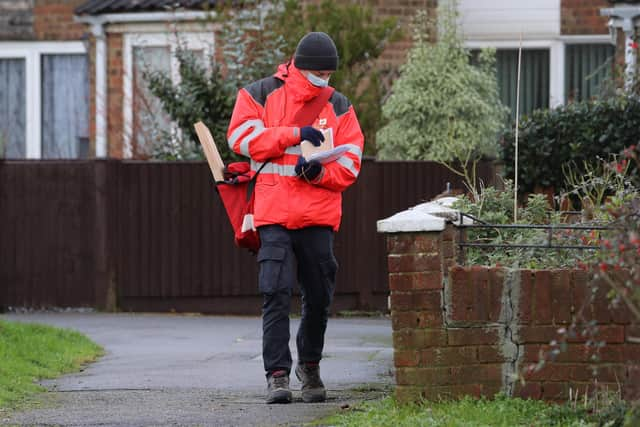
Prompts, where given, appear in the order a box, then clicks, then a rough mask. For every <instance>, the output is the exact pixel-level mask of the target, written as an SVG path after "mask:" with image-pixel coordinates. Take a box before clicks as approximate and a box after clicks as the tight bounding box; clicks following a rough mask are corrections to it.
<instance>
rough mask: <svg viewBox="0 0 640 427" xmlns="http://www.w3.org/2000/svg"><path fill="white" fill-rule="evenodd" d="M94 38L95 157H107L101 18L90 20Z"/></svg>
mask: <svg viewBox="0 0 640 427" xmlns="http://www.w3.org/2000/svg"><path fill="white" fill-rule="evenodd" d="M91 32H92V34H93V36H94V37H95V39H96V59H95V67H96V88H95V90H96V97H95V102H96V147H95V148H96V154H95V155H96V157H107V39H106V35H105V32H104V26H103V23H102V21H101V20H99V19H97V20H95V21H93V22H91Z"/></svg>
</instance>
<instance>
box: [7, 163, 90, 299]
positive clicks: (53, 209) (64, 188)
mask: <svg viewBox="0 0 640 427" xmlns="http://www.w3.org/2000/svg"><path fill="white" fill-rule="evenodd" d="M94 207H95V186H94V165H93V163H92V162H87V161H75V162H34V161H15V162H13V161H12V162H4V163H0V242H1V243H0V284H1V286H0V287H1V288H2V292H1V293H0V306H19V307H35V308H40V307H49V306H84V305H92V304H93V303H94V300H95V294H94V287H93V285H92V284H93V276H94V263H95V258H94V246H93V244H94V239H93V235H94V232H95V226H96V224H95V222H94V218H95V215H94V211H95V209H94Z"/></svg>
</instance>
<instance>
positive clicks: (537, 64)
mask: <svg viewBox="0 0 640 427" xmlns="http://www.w3.org/2000/svg"><path fill="white" fill-rule="evenodd" d="M496 70H497V73H498V90H499V92H500V99H501V100H502V102H503V104H504V105H506V106H507V107H509V109H510V110H511V118H512V119H515V117H516V99H517V83H518V50H517V49H498V50H497V51H496ZM548 107H549V50H548V49H523V50H522V58H521V68H520V114H521V115H524V114H530V113H531V112H532V111H533V110H536V109H540V108H548Z"/></svg>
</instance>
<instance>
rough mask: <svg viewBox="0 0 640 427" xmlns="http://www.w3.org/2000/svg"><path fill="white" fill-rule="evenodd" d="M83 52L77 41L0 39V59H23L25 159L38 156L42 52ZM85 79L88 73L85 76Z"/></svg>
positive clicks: (40, 151) (54, 53)
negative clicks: (14, 40) (17, 40)
mask: <svg viewBox="0 0 640 427" xmlns="http://www.w3.org/2000/svg"><path fill="white" fill-rule="evenodd" d="M65 54H83V55H86V54H87V49H86V47H85V45H84V43H83V42H81V41H68V42H28V41H25V42H0V58H15V59H24V61H25V86H26V87H25V91H26V93H25V100H26V103H27V105H26V106H25V116H26V117H25V145H26V147H25V148H26V150H25V151H26V158H27V159H40V158H42V89H41V88H42V55H65ZM87 78H88V76H87Z"/></svg>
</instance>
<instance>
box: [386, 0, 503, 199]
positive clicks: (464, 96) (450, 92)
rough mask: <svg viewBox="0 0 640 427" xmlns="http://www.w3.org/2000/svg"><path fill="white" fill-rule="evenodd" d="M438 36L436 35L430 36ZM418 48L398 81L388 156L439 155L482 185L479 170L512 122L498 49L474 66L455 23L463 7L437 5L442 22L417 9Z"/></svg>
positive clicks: (391, 101) (389, 115) (389, 114)
mask: <svg viewBox="0 0 640 427" xmlns="http://www.w3.org/2000/svg"><path fill="white" fill-rule="evenodd" d="M435 34H437V35H438V37H437V40H436V41H432V40H430V37H431V36H430V35H435ZM413 40H414V45H413V48H412V49H411V50H410V51H409V54H408V59H407V62H406V64H404V65H403V66H402V67H401V69H400V77H399V78H398V79H397V80H396V81H395V82H394V84H393V89H392V94H391V96H390V97H389V98H388V100H387V102H386V103H385V104H384V106H383V109H382V112H383V117H384V119H385V120H386V121H387V124H386V125H385V126H384V127H383V128H382V129H380V131H379V132H378V148H379V151H378V156H379V157H380V158H383V159H404V160H433V161H437V162H439V163H442V164H443V165H445V166H446V167H448V168H449V169H451V170H452V171H454V172H455V173H457V174H459V175H461V176H462V177H463V178H464V179H465V181H466V183H467V185H468V186H469V187H470V188H475V185H476V176H475V168H476V164H477V162H478V161H479V160H480V159H481V158H482V157H484V156H486V157H494V156H496V155H497V150H498V144H497V136H498V133H499V132H500V131H502V127H503V125H504V124H505V120H506V108H505V107H504V106H503V105H502V104H501V103H500V99H499V96H498V87H497V83H496V73H495V52H494V51H490V50H485V51H483V52H482V53H481V54H480V56H479V61H478V62H479V65H477V66H475V65H472V64H471V63H470V57H469V55H470V54H469V52H468V51H467V50H466V49H465V48H464V46H463V41H462V36H461V35H460V34H459V33H458V30H457V25H456V11H455V9H452V8H451V7H449V6H441V7H440V8H439V9H438V20H437V22H436V20H434V19H429V18H428V17H427V15H426V13H425V12H421V13H419V14H418V17H417V19H416V21H415V22H414V26H413Z"/></svg>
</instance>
